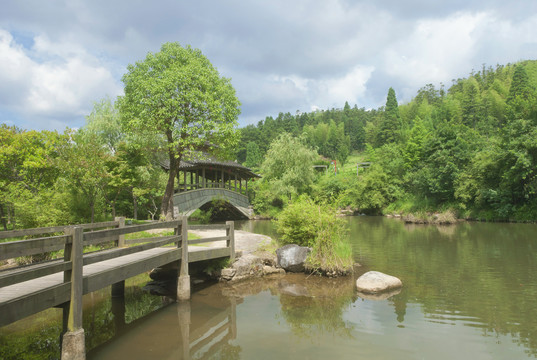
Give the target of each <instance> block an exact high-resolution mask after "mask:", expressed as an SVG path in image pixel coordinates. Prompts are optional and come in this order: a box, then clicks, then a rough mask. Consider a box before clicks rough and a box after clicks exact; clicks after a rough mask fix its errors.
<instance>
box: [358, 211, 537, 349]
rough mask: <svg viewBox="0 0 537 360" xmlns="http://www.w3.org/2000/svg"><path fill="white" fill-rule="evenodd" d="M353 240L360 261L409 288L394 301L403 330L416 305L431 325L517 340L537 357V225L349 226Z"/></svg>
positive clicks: (362, 222)
mask: <svg viewBox="0 0 537 360" xmlns="http://www.w3.org/2000/svg"><path fill="white" fill-rule="evenodd" d="M351 234H357V235H356V240H355V242H354V244H353V245H354V247H355V250H356V249H357V248H359V249H360V252H361V254H362V255H363V256H364V258H363V259H360V261H362V262H363V263H365V264H366V265H370V264H373V265H374V267H375V269H379V270H380V271H383V272H386V273H392V274H395V275H396V276H398V277H400V278H401V279H402V280H403V282H404V284H405V285H404V291H403V292H402V293H401V294H399V295H398V296H396V297H394V298H393V299H391V300H390V302H392V303H393V305H394V306H395V311H396V313H397V316H398V320H399V321H400V322H402V321H403V320H404V315H405V312H406V303H407V301H409V300H410V299H412V300H411V301H412V302H415V303H419V304H421V307H422V309H423V312H424V313H425V314H426V317H427V318H430V319H436V320H438V319H440V321H445V322H448V323H449V322H452V321H463V322H465V321H470V322H469V323H468V325H469V326H477V327H480V328H482V330H483V335H485V336H499V335H511V336H512V337H513V338H514V339H516V341H517V342H518V343H520V344H522V345H524V346H525V347H526V348H527V349H528V352H529V353H530V354H532V355H537V323H536V321H535V314H537V301H535V299H536V298H537V283H536V280H535V274H536V273H537V243H536V242H535V238H536V236H535V235H536V234H537V227H536V226H535V225H531V224H500V223H461V224H457V225H453V226H450V227H445V226H443V227H437V226H433V225H405V224H404V223H403V222H402V221H397V220H393V219H385V218H373V219H372V218H359V219H354V220H351ZM355 253H356V252H355ZM364 254H365V255H364ZM453 314H456V315H453ZM465 319H466V320H465Z"/></svg>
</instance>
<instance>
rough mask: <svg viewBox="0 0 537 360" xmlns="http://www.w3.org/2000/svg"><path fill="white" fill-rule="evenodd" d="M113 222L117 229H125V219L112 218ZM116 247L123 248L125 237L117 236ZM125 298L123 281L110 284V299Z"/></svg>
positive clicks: (122, 217)
mask: <svg viewBox="0 0 537 360" xmlns="http://www.w3.org/2000/svg"><path fill="white" fill-rule="evenodd" d="M114 221H117V222H118V224H117V227H118V228H123V227H125V217H124V216H121V217H116V218H114ZM116 245H117V247H118V248H123V247H125V235H119V236H118V238H117V241H116ZM124 296H125V280H123V281H119V282H117V283H115V284H112V297H113V298H121V297H124Z"/></svg>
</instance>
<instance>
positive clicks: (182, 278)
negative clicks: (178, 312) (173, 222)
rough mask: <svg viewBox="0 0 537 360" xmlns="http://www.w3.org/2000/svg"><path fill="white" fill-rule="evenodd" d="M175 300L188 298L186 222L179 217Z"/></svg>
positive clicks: (184, 217) (184, 218) (185, 218)
mask: <svg viewBox="0 0 537 360" xmlns="http://www.w3.org/2000/svg"><path fill="white" fill-rule="evenodd" d="M177 300H178V301H182V300H190V275H188V222H187V217H186V216H183V217H182V218H181V267H180V269H179V279H177Z"/></svg>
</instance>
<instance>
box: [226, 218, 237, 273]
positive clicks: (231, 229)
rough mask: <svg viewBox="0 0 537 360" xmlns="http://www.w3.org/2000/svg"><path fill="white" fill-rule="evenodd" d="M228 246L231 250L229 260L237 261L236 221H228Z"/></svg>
mask: <svg viewBox="0 0 537 360" xmlns="http://www.w3.org/2000/svg"><path fill="white" fill-rule="evenodd" d="M226 236H227V237H228V240H227V241H226V246H227V247H228V248H229V250H230V255H229V261H230V262H231V263H232V262H233V261H235V223H234V222H233V221H226Z"/></svg>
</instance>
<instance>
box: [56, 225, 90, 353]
mask: <svg viewBox="0 0 537 360" xmlns="http://www.w3.org/2000/svg"><path fill="white" fill-rule="evenodd" d="M68 233H69V234H71V235H72V242H71V243H70V244H66V246H65V252H64V258H65V261H70V262H71V270H68V271H65V272H64V281H70V282H71V299H70V301H69V302H68V303H67V304H65V306H66V307H68V309H69V310H68V311H67V308H65V311H64V318H63V322H64V327H66V328H67V332H66V333H65V334H64V335H63V338H62V353H61V359H62V360H85V359H86V345H85V335H84V329H83V328H82V294H83V293H82V266H83V258H82V252H83V244H82V241H83V228H82V227H80V226H76V227H73V228H69V229H68ZM65 325H67V326H65Z"/></svg>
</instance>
